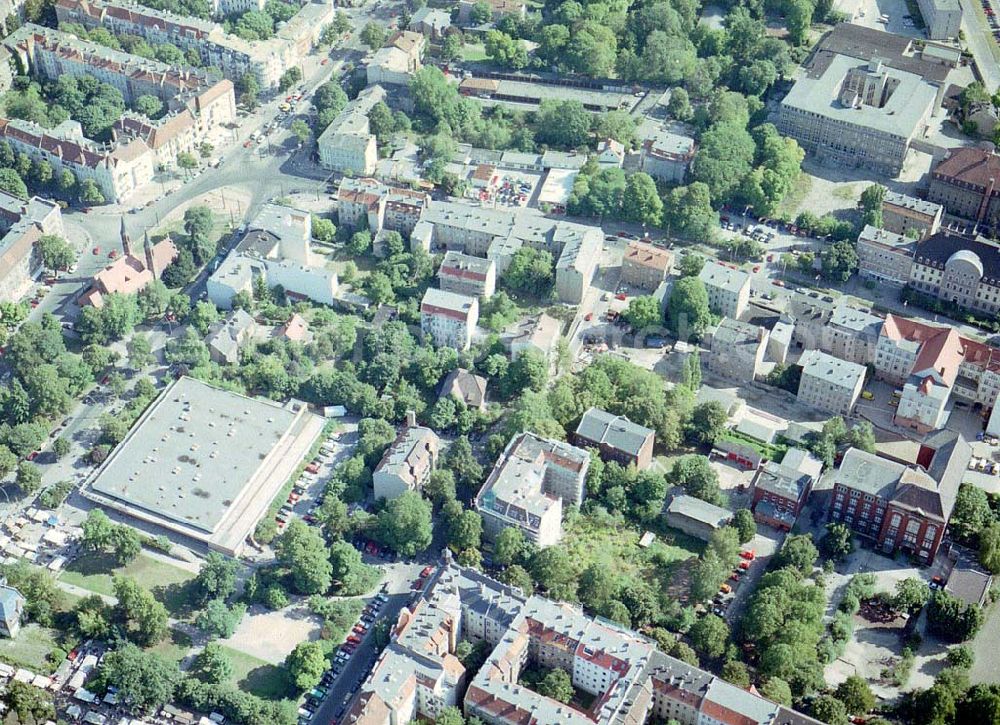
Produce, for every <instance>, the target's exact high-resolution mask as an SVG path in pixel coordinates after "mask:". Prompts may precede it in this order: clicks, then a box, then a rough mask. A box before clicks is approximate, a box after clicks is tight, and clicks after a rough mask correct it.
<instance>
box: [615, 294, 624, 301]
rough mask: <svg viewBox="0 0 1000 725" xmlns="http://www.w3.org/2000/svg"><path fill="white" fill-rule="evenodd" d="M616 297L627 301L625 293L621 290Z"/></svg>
mask: <svg viewBox="0 0 1000 725" xmlns="http://www.w3.org/2000/svg"><path fill="white" fill-rule="evenodd" d="M615 299H616V300H619V301H622V302H624V301H625V294H624V293H622V292H619V293H618V294H616V295H615Z"/></svg>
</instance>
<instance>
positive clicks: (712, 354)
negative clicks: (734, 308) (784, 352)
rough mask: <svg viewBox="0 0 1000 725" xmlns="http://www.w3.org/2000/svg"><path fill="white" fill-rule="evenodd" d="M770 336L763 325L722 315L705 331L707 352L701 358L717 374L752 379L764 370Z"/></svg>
mask: <svg viewBox="0 0 1000 725" xmlns="http://www.w3.org/2000/svg"><path fill="white" fill-rule="evenodd" d="M769 339H770V335H769V334H768V331H767V330H766V329H765V328H763V327H760V326H758V325H751V324H749V323H747V322H740V321H739V320H734V319H732V318H731V317H723V318H722V320H721V321H720V322H719V324H718V325H716V326H715V327H712V328H710V329H709V330H708V332H707V333H706V341H705V342H706V343H707V345H708V355H706V356H704V357H703V358H702V362H703V363H704V364H705V367H706V368H708V370H710V371H711V372H713V373H715V374H716V375H721V376H723V377H725V378H729V379H730V380H737V381H739V382H742V383H752V382H753V381H754V379H756V377H757V376H758V375H759V374H760V373H761V367H762V365H763V363H764V354H765V353H766V352H767V344H768V341H769Z"/></svg>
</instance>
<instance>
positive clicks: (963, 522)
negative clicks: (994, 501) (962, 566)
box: [948, 483, 993, 543]
mask: <svg viewBox="0 0 1000 725" xmlns="http://www.w3.org/2000/svg"><path fill="white" fill-rule="evenodd" d="M992 521H993V512H992V511H991V509H990V502H989V499H988V498H987V497H986V492H985V491H983V490H982V489H981V488H979V487H978V486H975V485H973V484H971V483H963V484H962V485H961V486H960V487H959V489H958V495H957V496H956V498H955V506H954V508H953V510H952V514H951V521H950V523H949V524H948V526H949V528H950V529H951V534H952V536H953V537H955V538H956V539H957V540H958V541H960V542H963V543H972V542H974V541H975V540H976V536H977V535H978V534H979V532H980V531H982V530H983V529H985V528H986V527H987V526H988V525H989V524H990V523H991V522H992Z"/></svg>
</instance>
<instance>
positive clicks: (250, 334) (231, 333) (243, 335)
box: [205, 309, 258, 365]
mask: <svg viewBox="0 0 1000 725" xmlns="http://www.w3.org/2000/svg"><path fill="white" fill-rule="evenodd" d="M257 331H258V327H257V321H256V320H254V318H253V317H251V316H250V315H249V314H248V313H247V311H246V310H243V309H239V310H234V311H233V312H232V313H231V314H230V315H228V316H227V317H226V318H225V319H222V320H219V321H218V322H216V323H215V324H214V325H212V326H211V327H210V328H209V329H208V335H206V336H205V344H206V345H207V346H208V354H209V356H210V357H211V359H212V360H213V361H215V362H217V363H219V364H220V365H233V364H235V363H237V362H239V359H240V351H241V350H243V349H244V348H246V346H247V345H249V344H250V343H251V342H252V341H253V339H254V338H255V337H256V336H257Z"/></svg>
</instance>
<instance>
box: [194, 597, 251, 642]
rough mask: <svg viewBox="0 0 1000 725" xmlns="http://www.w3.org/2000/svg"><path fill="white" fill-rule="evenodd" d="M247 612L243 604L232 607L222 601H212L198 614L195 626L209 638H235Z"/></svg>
mask: <svg viewBox="0 0 1000 725" xmlns="http://www.w3.org/2000/svg"><path fill="white" fill-rule="evenodd" d="M246 611H247V608H246V605H245V604H243V603H242V602H241V603H238V604H234V605H232V606H230V605H227V604H226V603H225V602H224V601H222V600H221V599H211V600H209V602H208V604H206V605H205V608H204V609H202V610H201V611H200V612H199V613H198V616H197V617H196V618H195V621H194V624H195V626H196V627H197V628H198V629H200V630H201V631H202V632H204V633H205V634H206V635H208V636H209V637H221V638H223V639H225V638H227V637H232V636H233V633H234V632H235V631H236V628H237V627H238V626H239V624H240V621H242V619H243V615H244V614H246Z"/></svg>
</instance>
